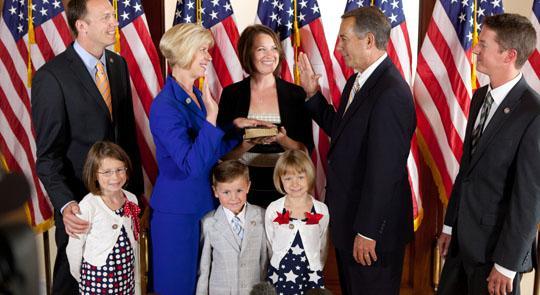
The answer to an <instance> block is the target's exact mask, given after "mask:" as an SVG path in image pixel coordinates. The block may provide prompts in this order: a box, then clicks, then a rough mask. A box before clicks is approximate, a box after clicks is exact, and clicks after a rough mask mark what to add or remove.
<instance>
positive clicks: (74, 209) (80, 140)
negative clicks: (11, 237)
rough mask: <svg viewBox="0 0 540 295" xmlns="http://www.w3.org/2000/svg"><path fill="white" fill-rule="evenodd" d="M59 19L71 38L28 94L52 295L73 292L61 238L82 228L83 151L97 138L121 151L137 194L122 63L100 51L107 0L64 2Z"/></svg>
mask: <svg viewBox="0 0 540 295" xmlns="http://www.w3.org/2000/svg"><path fill="white" fill-rule="evenodd" d="M67 18H68V23H69V26H70V28H71V30H72V31H73V33H74V35H75V37H76V40H75V42H74V43H73V44H72V45H70V46H69V47H68V48H67V49H66V51H64V52H63V53H61V54H60V55H58V56H57V57H55V58H54V59H52V60H51V61H49V62H48V63H46V64H45V65H44V66H42V67H41V68H40V69H39V70H38V71H37V72H36V74H35V77H34V80H33V87H32V95H31V100H32V118H33V124H34V127H35V130H36V145H37V161H36V168H37V173H38V175H39V178H40V180H41V181H42V182H43V185H44V186H45V189H46V190H47V193H48V195H49V198H50V200H51V202H52V204H53V206H54V208H55V223H56V234H55V235H56V236H55V239H56V245H57V247H58V254H57V257H56V262H55V266H54V277H53V294H73V293H76V292H77V284H76V281H75V280H74V279H73V278H72V277H71V275H70V272H69V265H68V261H67V258H66V253H65V247H66V245H67V242H68V236H67V235H66V233H67V234H69V235H72V236H73V235H74V234H76V233H81V232H84V231H86V230H87V228H88V224H87V223H86V222H84V221H83V220H81V219H79V218H77V217H76V215H75V214H77V213H78V212H79V207H78V205H77V204H78V203H77V202H78V201H80V200H81V199H82V198H83V197H84V196H85V195H86V194H87V190H86V189H85V187H84V185H83V183H82V180H81V178H82V170H83V165H84V161H85V158H86V154H87V152H88V150H89V149H90V147H91V146H92V145H93V144H94V143H95V142H96V141H101V140H107V141H112V142H115V143H117V144H119V145H120V146H122V148H124V149H125V150H126V152H127V153H128V154H129V156H130V158H131V160H132V161H133V167H134V168H135V169H134V173H133V175H130V186H129V187H128V190H130V191H131V192H133V193H135V194H141V193H142V191H143V182H142V172H141V168H140V159H139V150H138V147H137V142H136V133H135V120H134V115H133V105H132V101H131V87H130V82H129V74H128V69H127V65H126V62H125V60H124V59H123V58H122V57H120V56H119V55H117V54H115V53H113V52H111V51H108V50H106V49H105V47H106V46H109V45H111V44H113V43H114V42H115V37H114V33H115V29H116V27H117V26H118V22H117V21H116V19H115V12H114V9H113V7H112V6H111V5H110V3H109V1H107V0H71V1H70V2H69V3H68V6H67Z"/></svg>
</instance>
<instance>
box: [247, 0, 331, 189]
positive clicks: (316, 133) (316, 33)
mask: <svg viewBox="0 0 540 295" xmlns="http://www.w3.org/2000/svg"><path fill="white" fill-rule="evenodd" d="M297 19H298V27H299V31H300V32H299V33H300V40H301V45H300V50H301V51H303V52H305V53H306V54H307V55H308V57H309V59H310V61H311V63H312V65H313V69H314V70H315V72H316V73H319V74H321V75H322V77H321V79H320V80H319V81H320V83H321V90H322V93H323V94H324V96H325V97H327V98H329V99H331V100H332V103H333V104H334V105H335V106H337V105H339V99H340V94H341V93H340V89H339V88H338V86H337V84H336V81H335V78H334V72H333V69H332V60H331V56H330V51H329V50H328V45H327V43H326V37H325V35H324V29H323V26H322V23H321V13H320V11H319V6H318V4H317V1H316V0H300V1H298V6H297ZM255 22H256V23H261V24H263V25H265V26H268V27H270V28H271V29H272V30H274V31H275V32H277V33H279V36H280V39H281V44H282V47H283V50H284V52H285V59H284V61H283V63H282V68H281V77H282V78H283V79H284V80H287V81H289V82H294V72H293V70H294V64H295V60H294V47H293V24H294V6H293V1H292V0H260V1H259V6H258V8H257V17H256V19H255ZM313 140H314V142H315V143H316V144H315V151H314V153H313V155H312V159H313V163H314V164H315V167H316V170H317V175H316V183H315V194H316V195H317V197H318V198H320V199H323V198H324V187H325V181H326V172H325V170H326V166H325V165H326V154H327V152H328V147H329V145H330V144H329V140H328V136H326V134H324V132H323V130H322V129H320V128H319V126H317V125H316V124H315V123H313Z"/></svg>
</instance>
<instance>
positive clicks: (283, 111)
mask: <svg viewBox="0 0 540 295" xmlns="http://www.w3.org/2000/svg"><path fill="white" fill-rule="evenodd" d="M284 86H285V82H284V81H283V80H281V79H279V78H277V77H276V92H277V97H278V108H279V117H280V120H281V123H280V124H281V126H289V124H288V123H289V122H287V118H291V116H289V115H288V114H287V112H288V111H294V109H293V108H291V107H289V106H288V104H289V101H290V100H289V99H288V97H289V94H288V93H287V92H286V90H285V87H284Z"/></svg>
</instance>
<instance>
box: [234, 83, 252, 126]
mask: <svg viewBox="0 0 540 295" xmlns="http://www.w3.org/2000/svg"><path fill="white" fill-rule="evenodd" d="M249 84H250V78H249V77H248V78H246V79H244V80H242V81H241V82H240V84H239V85H238V91H236V92H235V95H238V98H237V99H238V102H237V110H236V111H237V113H238V117H244V118H247V117H248V113H249V103H250V100H251V88H250V87H249Z"/></svg>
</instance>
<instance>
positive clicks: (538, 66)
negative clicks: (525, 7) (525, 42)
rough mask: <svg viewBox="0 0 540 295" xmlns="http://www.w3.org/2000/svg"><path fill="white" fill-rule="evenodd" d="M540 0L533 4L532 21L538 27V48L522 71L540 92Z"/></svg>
mask: <svg viewBox="0 0 540 295" xmlns="http://www.w3.org/2000/svg"><path fill="white" fill-rule="evenodd" d="M539 21H540V0H534V3H533V6H532V15H531V23H532V24H533V26H534V28H535V29H536V49H535V50H534V52H533V53H532V54H531V56H530V57H529V60H528V61H527V62H526V63H525V64H524V65H523V68H522V69H521V71H522V72H523V75H524V76H525V79H527V83H529V85H531V87H532V88H533V89H534V90H536V92H538V93H540V52H539V51H538V50H540V22H539Z"/></svg>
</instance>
